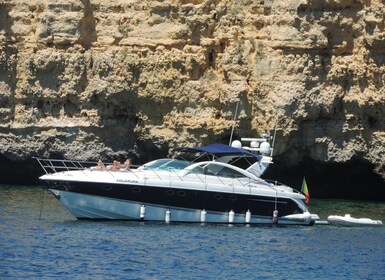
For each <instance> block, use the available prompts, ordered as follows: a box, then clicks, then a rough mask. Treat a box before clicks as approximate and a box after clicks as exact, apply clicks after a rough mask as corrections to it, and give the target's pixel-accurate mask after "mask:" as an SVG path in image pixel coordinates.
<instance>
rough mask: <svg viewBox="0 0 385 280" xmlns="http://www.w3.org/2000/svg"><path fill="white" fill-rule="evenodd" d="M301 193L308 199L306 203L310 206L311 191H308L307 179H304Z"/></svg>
mask: <svg viewBox="0 0 385 280" xmlns="http://www.w3.org/2000/svg"><path fill="white" fill-rule="evenodd" d="M301 192H302V193H303V194H304V195H305V198H306V200H305V203H306V204H309V199H310V194H309V190H308V189H307V183H306V180H305V177H303V181H302V188H301Z"/></svg>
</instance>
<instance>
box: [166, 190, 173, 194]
mask: <svg viewBox="0 0 385 280" xmlns="http://www.w3.org/2000/svg"><path fill="white" fill-rule="evenodd" d="M164 193H165V194H166V195H174V194H175V192H174V191H173V190H167V191H165V192H164Z"/></svg>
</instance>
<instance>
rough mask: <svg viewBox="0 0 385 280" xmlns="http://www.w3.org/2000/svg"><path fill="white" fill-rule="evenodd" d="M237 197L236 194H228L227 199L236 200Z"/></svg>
mask: <svg viewBox="0 0 385 280" xmlns="http://www.w3.org/2000/svg"><path fill="white" fill-rule="evenodd" d="M237 199H238V197H237V196H236V195H230V196H229V200H231V201H236V200H237Z"/></svg>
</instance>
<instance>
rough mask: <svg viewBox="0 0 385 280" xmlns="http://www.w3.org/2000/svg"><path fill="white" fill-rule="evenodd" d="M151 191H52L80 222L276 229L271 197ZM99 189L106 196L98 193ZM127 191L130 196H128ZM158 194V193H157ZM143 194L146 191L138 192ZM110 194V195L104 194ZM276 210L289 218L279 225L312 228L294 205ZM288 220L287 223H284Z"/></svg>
mask: <svg viewBox="0 0 385 280" xmlns="http://www.w3.org/2000/svg"><path fill="white" fill-rule="evenodd" d="M72 186H73V184H72ZM114 188H118V189H119V191H116V192H115V193H114V191H113V190H114ZM148 188H149V187H141V188H140V187H138V186H125V187H122V186H109V185H102V186H99V187H98V186H93V190H94V191H93V193H91V191H90V190H89V188H85V187H83V188H80V187H77V188H75V187H73V188H72V189H71V191H70V190H63V189H62V190H60V189H50V190H51V192H52V193H53V194H54V195H55V196H56V197H57V198H58V199H59V201H60V202H61V204H62V205H63V206H64V207H65V208H66V209H67V210H68V211H69V212H70V213H71V214H72V215H73V216H75V217H76V218H78V219H97V220H98V219H99V220H137V221H158V222H185V223H202V222H204V223H233V224H272V223H273V211H274V208H275V199H274V198H271V197H270V198H269V197H260V196H248V195H240V194H238V195H236V194H226V193H219V192H207V191H206V192H202V191H201V192H199V191H188V190H180V189H171V188H150V189H151V190H148ZM97 189H101V190H102V191H99V192H98V191H95V190H97ZM123 189H125V190H126V191H125V192H123ZM154 189H157V190H156V191H154ZM86 190H89V191H88V192H87V191H86ZM103 190H104V191H103ZM139 190H141V191H140V192H139ZM144 190H147V194H150V193H151V194H152V195H146V191H144ZM105 192H107V193H109V194H105ZM103 193H104V195H103ZM122 193H124V195H122ZM140 193H142V195H140ZM117 194H119V195H117ZM139 198H142V199H139ZM210 198H211V200H212V201H210ZM189 201H190V202H189ZM213 201H216V203H213ZM183 205H189V207H183ZM277 205H278V206H277V208H278V210H279V209H280V208H281V209H282V214H284V215H281V214H280V217H279V218H278V224H282V225H311V224H312V221H311V219H310V218H309V217H308V216H306V217H304V218H303V219H301V218H299V219H292V218H290V213H293V212H297V210H298V211H299V209H297V210H296V209H295V208H296V207H298V206H296V204H295V203H294V202H293V201H290V199H283V198H280V199H278V200H277ZM248 211H249V212H250V213H249V214H248V213H247V212H248ZM279 211H280V210H279ZM231 212H232V213H231ZM286 215H287V216H288V218H285V216H286Z"/></svg>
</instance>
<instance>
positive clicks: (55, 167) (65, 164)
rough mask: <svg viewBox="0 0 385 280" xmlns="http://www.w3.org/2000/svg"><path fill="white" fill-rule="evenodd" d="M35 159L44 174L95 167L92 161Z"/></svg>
mask: <svg viewBox="0 0 385 280" xmlns="http://www.w3.org/2000/svg"><path fill="white" fill-rule="evenodd" d="M35 159H36V160H37V161H38V162H39V164H40V166H41V168H42V169H43V170H44V172H45V173H46V174H49V173H51V172H53V173H57V172H60V171H71V170H84V169H86V168H90V167H91V166H96V165H97V162H94V161H79V160H66V159H45V158H38V157H35Z"/></svg>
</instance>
